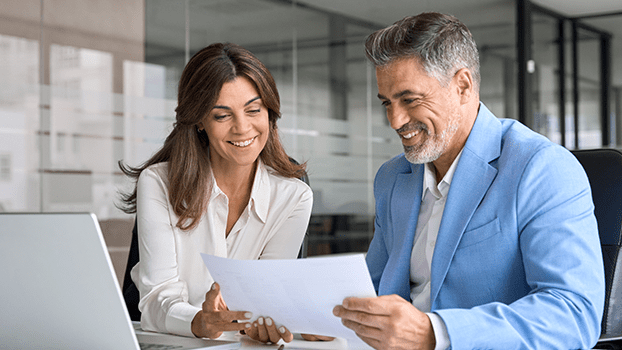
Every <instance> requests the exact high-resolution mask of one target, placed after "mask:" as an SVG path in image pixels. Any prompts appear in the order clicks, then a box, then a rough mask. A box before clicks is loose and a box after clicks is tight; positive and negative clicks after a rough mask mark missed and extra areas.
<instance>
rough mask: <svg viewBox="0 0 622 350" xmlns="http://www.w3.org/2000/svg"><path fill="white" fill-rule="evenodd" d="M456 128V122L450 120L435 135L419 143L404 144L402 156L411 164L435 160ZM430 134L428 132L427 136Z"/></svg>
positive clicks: (447, 143)
mask: <svg viewBox="0 0 622 350" xmlns="http://www.w3.org/2000/svg"><path fill="white" fill-rule="evenodd" d="M457 130H458V123H456V122H453V121H452V122H451V123H450V125H449V126H448V127H447V129H445V130H443V132H442V133H441V134H440V135H438V136H435V137H432V138H430V139H428V140H426V142H424V143H423V144H421V145H415V146H404V156H405V157H406V160H408V161H409V162H411V163H413V164H425V163H430V162H433V161H435V160H437V159H438V158H439V157H440V156H442V155H443V153H445V151H446V150H447V147H448V146H449V141H450V140H451V139H452V138H453V136H454V135H455V134H456V131H457ZM429 135H430V134H429V133H428V136H429Z"/></svg>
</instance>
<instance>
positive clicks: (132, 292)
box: [123, 158, 309, 321]
mask: <svg viewBox="0 0 622 350" xmlns="http://www.w3.org/2000/svg"><path fill="white" fill-rule="evenodd" d="M290 160H291V161H292V163H296V164H298V162H296V161H295V160H294V159H292V158H290ZM300 180H301V181H303V182H304V183H306V184H307V185H309V177H308V175H307V173H306V172H305V174H304V175H303V176H301V177H300ZM308 236H309V231H307V232H305V236H304V238H303V240H302V245H301V246H300V251H299V252H298V259H302V258H306V257H307V250H308V248H307V245H308V241H309V238H308ZM139 259H140V258H139V255H138V223H137V222H136V219H134V228H133V229H132V242H131V243H130V254H129V255H128V257H127V265H126V267H125V275H124V277H123V298H124V299H125V305H126V306H127V311H128V312H129V314H130V318H131V319H132V321H140V310H138V302H139V301H140V293H139V292H138V288H137V287H136V284H134V281H132V277H131V275H130V272H131V271H132V268H133V267H134V266H135V265H136V264H137V263H138V260H139Z"/></svg>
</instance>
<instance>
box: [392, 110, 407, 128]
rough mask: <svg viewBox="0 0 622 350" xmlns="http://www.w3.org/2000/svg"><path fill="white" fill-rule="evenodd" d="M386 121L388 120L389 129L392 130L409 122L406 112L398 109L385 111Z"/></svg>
mask: <svg viewBox="0 0 622 350" xmlns="http://www.w3.org/2000/svg"><path fill="white" fill-rule="evenodd" d="M387 119H388V120H389V124H390V125H391V128H393V129H394V130H397V129H399V128H401V127H402V126H404V125H405V124H408V122H409V121H410V117H409V116H408V113H406V110H405V109H404V108H399V107H397V108H391V109H387Z"/></svg>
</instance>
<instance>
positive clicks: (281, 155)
mask: <svg viewBox="0 0 622 350" xmlns="http://www.w3.org/2000/svg"><path fill="white" fill-rule="evenodd" d="M279 110H280V101H279V95H278V92H277V88H276V84H275V82H274V79H273V78H272V75H271V74H270V72H269V71H268V69H267V68H266V67H265V66H264V65H263V64H262V63H261V62H260V61H259V60H258V59H257V58H256V57H255V56H253V54H251V53H250V52H249V51H247V50H245V49H244V48H242V47H240V46H237V45H234V44H213V45H210V46H208V47H206V48H204V49H202V50H201V51H199V52H198V53H197V54H195V55H194V56H193V57H192V59H190V61H189V62H188V64H187V65H186V67H185V69H184V71H183V72H182V76H181V80H180V82H179V91H178V107H177V109H176V123H175V125H174V129H173V130H172V131H171V133H170V135H169V136H168V137H167V139H166V141H165V142H164V146H163V147H162V148H161V149H160V150H159V151H158V152H157V153H156V154H155V155H154V156H153V157H151V159H149V160H148V161H147V162H146V163H145V164H143V165H142V166H140V167H137V168H132V167H129V166H125V165H123V164H122V163H121V162H120V163H119V165H120V167H121V170H122V171H123V172H124V173H125V174H126V175H128V176H130V177H132V178H134V179H136V180H137V184H136V187H135V189H134V191H133V192H132V193H130V194H126V195H125V196H124V197H123V204H124V205H125V207H124V208H123V209H124V210H125V211H126V212H128V213H134V212H135V213H136V214H137V220H138V242H139V254H140V262H139V263H138V264H137V265H136V266H135V267H134V268H133V269H132V272H131V276H132V280H133V281H134V283H135V284H136V285H137V287H138V289H139V291H140V303H139V309H140V311H141V312H142V317H141V326H142V328H143V329H145V330H150V331H158V332H166V333H173V334H180V335H186V336H197V337H209V338H216V337H218V336H220V335H221V334H222V332H223V331H233V330H238V331H245V332H246V334H248V335H249V336H250V337H252V338H253V339H257V340H260V341H263V342H269V341H270V342H277V341H278V340H279V339H283V340H284V341H287V342H289V341H291V340H292V339H293V336H292V334H291V333H290V332H289V331H288V330H287V329H286V328H285V327H280V328H279V329H277V328H276V327H275V325H274V322H273V321H272V320H271V319H270V318H265V319H264V318H259V319H258V321H257V322H254V323H253V325H251V324H250V323H249V322H243V321H244V320H248V319H249V318H250V317H251V315H250V314H249V313H246V312H243V311H235V312H234V311H229V310H227V307H226V305H225V303H224V301H223V299H222V297H221V295H220V290H219V287H218V285H217V284H216V283H214V281H213V279H212V277H211V276H210V274H209V272H208V270H207V268H206V267H205V265H204V264H203V261H202V260H201V257H200V254H199V253H206V254H212V255H217V256H221V257H228V258H233V259H291V258H295V257H296V255H297V253H298V251H299V249H300V245H301V243H302V239H303V237H304V234H305V231H306V229H307V225H308V222H309V216H310V215H311V207H312V204H313V195H312V192H311V189H310V188H309V187H308V186H307V185H306V184H305V183H303V182H302V181H300V180H298V178H300V177H301V176H302V175H303V174H304V173H305V166H304V165H298V164H295V163H292V162H291V161H290V159H289V157H288V156H287V154H286V153H285V151H284V149H283V147H282V145H281V143H280V140H279V135H278V132H277V125H276V121H277V119H278V118H280V112H279ZM233 321H240V322H233Z"/></svg>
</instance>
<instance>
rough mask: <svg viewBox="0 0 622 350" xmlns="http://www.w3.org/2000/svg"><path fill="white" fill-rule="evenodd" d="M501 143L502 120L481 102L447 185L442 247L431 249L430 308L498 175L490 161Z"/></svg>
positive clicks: (442, 226) (438, 241) (440, 239)
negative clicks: (449, 183) (470, 222)
mask: <svg viewBox="0 0 622 350" xmlns="http://www.w3.org/2000/svg"><path fill="white" fill-rule="evenodd" d="M500 147H501V123H500V122H499V121H498V120H497V118H496V117H495V116H494V115H492V113H490V111H488V109H487V108H486V106H484V105H483V104H480V112H479V114H478V117H477V119H476V121H475V124H474V125H473V128H472V130H471V133H470V134H469V138H468V139H467V142H466V144H465V146H464V149H463V151H462V155H461V157H460V160H459V163H458V167H457V168H456V172H455V173H454V177H453V179H452V182H451V187H450V188H449V193H448V196H447V202H446V204H445V210H444V211H443V218H442V220H441V226H440V228H439V232H438V237H437V239H436V247H441V248H439V249H435V250H434V255H433V258H432V269H431V277H432V281H431V289H430V302H431V304H430V305H432V310H434V309H435V306H434V305H435V301H436V297H437V296H438V293H439V290H440V288H441V285H442V284H443V280H444V279H445V276H446V275H447V271H448V270H449V266H450V264H451V260H452V258H453V256H454V253H455V251H456V248H457V247H458V243H460V239H461V237H462V234H463V233H464V230H465V229H466V227H467V225H468V223H469V221H470V220H471V217H472V216H473V213H474V212H475V210H476V209H477V206H478V205H479V203H480V202H481V200H482V199H483V198H484V195H485V194H486V192H487V191H488V188H490V185H491V184H492V182H493V180H494V178H495V176H496V175H497V169H496V168H495V167H493V166H492V165H490V162H491V161H493V160H495V159H497V158H498V157H499V154H500Z"/></svg>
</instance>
